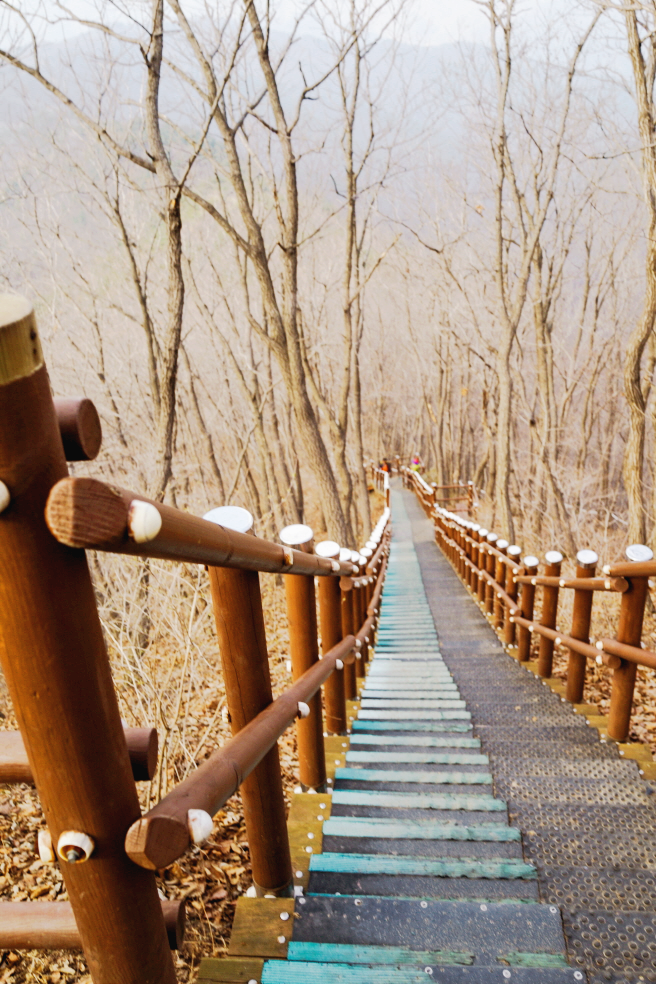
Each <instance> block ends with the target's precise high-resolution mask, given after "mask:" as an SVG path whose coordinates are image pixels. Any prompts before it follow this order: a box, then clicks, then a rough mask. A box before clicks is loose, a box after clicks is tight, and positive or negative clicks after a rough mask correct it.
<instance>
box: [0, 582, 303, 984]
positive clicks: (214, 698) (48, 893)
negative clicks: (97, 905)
mask: <svg viewBox="0 0 656 984" xmlns="http://www.w3.org/2000/svg"><path fill="white" fill-rule="evenodd" d="M151 576H152V577H157V576H159V578H160V580H161V581H162V582H163V583H164V586H167V580H166V578H167V568H166V566H165V565H162V567H161V568H158V569H157V570H156V571H155V572H154V573H152V574H151ZM175 576H176V577H177V576H178V575H175ZM195 577H196V575H195V573H194V572H190V573H189V574H188V576H187V577H186V580H185V579H179V580H177V581H174V582H172V583H171V584H169V585H168V587H169V590H168V591H167V593H166V600H167V602H168V604H169V605H170V606H174V605H178V606H179V608H180V609H182V611H181V618H180V622H181V623H182V622H183V620H184V618H185V617H186V618H187V623H186V627H185V628H188V627H190V626H191V628H190V629H189V631H188V632H187V635H188V637H190V639H191V645H190V646H189V647H188V648H187V649H186V650H185V646H184V644H183V645H180V640H179V639H177V638H176V636H175V632H174V631H172V630H171V631H167V628H168V627H167V625H165V624H164V622H163V620H162V621H159V622H158V617H157V614H155V616H154V617H153V623H152V625H151V629H150V632H151V639H152V640H153V641H152V642H151V645H150V646H149V647H148V650H147V651H146V653H141V654H138V655H135V653H136V649H135V650H131V649H130V646H129V642H130V633H129V631H128V627H126V626H123V627H122V628H123V630H124V631H123V640H122V642H121V641H120V635H119V633H118V632H116V631H115V632H114V634H113V638H114V640H119V645H114V646H112V645H111V642H110V652H111V656H112V663H113V669H114V678H115V682H116V687H117V692H118V694H119V700H120V702H121V712H122V713H123V714H124V715H125V716H126V718H127V719H128V721H129V723H130V724H135V725H137V724H139V725H145V724H157V725H158V729H159V730H160V749H161V754H160V760H162V759H163V769H164V774H163V775H161V776H160V777H159V779H158V781H160V780H161V783H162V792H165V791H166V790H167V789H170V788H171V787H172V786H173V785H175V783H176V782H178V781H180V779H181V778H183V777H184V775H185V774H186V773H187V772H188V771H189V769H191V768H193V762H196V763H198V762H201V761H202V760H203V759H204V758H206V757H207V755H209V754H210V752H211V751H213V750H214V749H215V748H216V747H217V746H218V745H221V744H223V743H224V742H225V740H226V739H227V738H228V737H229V736H230V733H231V732H230V725H229V721H228V716H227V710H226V706H225V691H224V687H223V680H222V675H221V670H220V660H219V653H218V647H217V644H216V641H215V637H214V633H213V625H212V620H211V618H208V617H207V616H206V615H205V608H206V605H207V604H208V599H207V598H206V597H205V596H204V595H202V594H201V595H200V596H199V594H198V592H197V591H196V584H195V583H194V581H195ZM261 580H262V589H263V607H264V611H265V621H266V628H267V644H268V649H269V665H270V668H271V677H272V684H273V689H274V695H277V694H278V693H280V692H281V691H283V690H284V689H286V688H287V687H288V686H289V685H290V683H291V676H290V674H289V672H288V669H287V658H288V635H287V618H286V612H285V605H284V591H283V587H282V583H281V579H280V578H275V577H269V578H265V577H262V579H261ZM172 595H173V597H171V596H172ZM185 605H186V611H185V610H184V608H185ZM190 613H191V614H192V615H194V613H195V616H194V617H195V618H196V621H197V623H198V627H197V629H195V628H194V624H193V618H190ZM209 614H210V615H211V612H210V613H209ZM110 627H111V628H112V629H115V626H114V625H112V626H110ZM174 628H175V626H174ZM181 638H182V640H183V642H184V636H182V635H181ZM176 642H177V643H178V644H177V645H176V644H175V643H176ZM137 681H138V682H139V684H140V685H141V687H142V693H141V695H140V700H141V701H143V702H144V706H143V711H142V716H141V717H140V718H135V715H134V707H135V702H134V699H133V698H134V687H135V682H137ZM167 687H168V688H169V689H168V691H167V690H166V688H167ZM149 694H150V696H149ZM178 698H181V699H180V700H179V699H178ZM178 707H179V709H180V710H179V714H178V717H177V718H176V716H175V711H176V708H178ZM158 715H159V716H158ZM163 719H164V721H165V723H166V725H167V727H166V729H164V730H163V729H162V720H163ZM208 725H211V726H210V727H208ZM16 727H17V725H16V721H15V718H14V715H13V712H12V709H11V705H10V702H9V699H8V696H7V692H6V688H5V686H4V681H3V680H2V679H1V678H0V728H2V729H15V728H16ZM279 749H280V760H281V766H282V773H283V783H284V788H285V793H286V795H287V797H289V794H290V793H291V791H292V789H293V787H294V786H295V785H296V784H297V783H298V776H297V773H296V763H297V757H296V739H295V731H294V729H293V728H292V729H289V730H288V731H287V732H286V733H285V734H284V735H283V737H282V738H281V740H280V742H279ZM192 756H193V762H192V761H191V758H192ZM155 786H156V782H155V781H154V782H153V783H151V784H146V783H140V784H139V790H140V794H141V797H142V804H143V806H144V808H146V805H147V803H148V802H149V801H150V802H153V801H154V799H153V796H154V792H155V790H154V787H155ZM44 827H45V823H44V820H43V814H42V811H41V807H40V804H39V800H38V797H37V795H36V792H35V790H34V789H33V788H31V787H29V786H24V785H15V786H5V787H2V788H0V900H3V901H21V900H34V899H38V900H40V901H44V902H48V901H60V902H63V901H67V899H68V896H67V894H66V888H65V885H64V882H63V878H62V874H61V870H60V867H59V864H48V863H44V862H42V861H40V860H39V857H38V853H37V834H38V831H39V830H40V829H42V828H44ZM157 882H158V888H159V890H160V893H161V894H162V896H164V897H166V898H169V899H180V898H182V899H185V900H186V912H187V933H186V939H185V944H184V947H183V949H182V951H181V952H180V953H178V954H174V961H175V963H176V969H177V975H178V980H179V981H181V982H187V981H192V980H194V979H195V976H196V969H197V966H198V963H199V961H200V959H201V957H204V956H218V955H219V954H221V953H222V952H224V951H225V949H226V947H227V943H228V940H229V936H230V928H231V926H232V921H233V918H234V911H235V904H236V901H237V899H238V898H239V896H240V895H242V894H243V893H244V892H246V890H247V889H248V888H249V887H250V885H251V884H252V878H251V867H250V856H249V850H248V842H247V838H246V827H245V824H244V819H243V811H242V806H241V800H240V797H239V795H237V796H234V797H233V798H232V799H231V800H230V802H229V803H228V804H227V805H226V808H225V809H224V810H222V811H221V812H220V813H219V814H218V815H217V816H216V818H215V830H214V834H213V835H212V837H211V838H210V839H209V840H208V841H207V842H206V843H205V844H203V845H201V846H200V847H194V848H192V849H191V850H189V851H188V852H187V853H186V854H185V855H184V857H182V858H180V859H179V861H177V862H176V863H175V864H172V865H171V866H170V867H169V868H167V869H166V870H165V871H162V872H158V878H157ZM0 984H91V978H90V977H89V975H88V972H87V969H86V964H85V961H84V958H83V955H82V954H81V953H73V952H63V951H61V952H50V953H46V952H44V951H30V952H24V951H20V952H19V951H16V952H14V951H4V952H3V951H0Z"/></svg>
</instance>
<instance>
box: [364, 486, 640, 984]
mask: <svg viewBox="0 0 656 984" xmlns="http://www.w3.org/2000/svg"><path fill="white" fill-rule="evenodd" d="M405 501H406V505H407V511H408V514H409V516H410V520H411V525H412V531H413V541H414V543H415V547H416V551H417V556H418V559H419V562H420V565H421V569H422V577H423V582H424V585H425V588H426V593H427V597H428V600H429V604H430V606H431V610H432V613H433V617H434V619H435V624H436V628H437V631H438V638H439V645H440V650H441V654H442V657H443V659H444V662H445V664H446V665H447V667H448V669H449V671H450V673H451V675H452V679H453V681H454V682H455V683H456V684H457V686H458V690H459V693H460V697H461V698H462V699H463V700H465V701H466V704H467V709H468V710H469V711H470V712H471V714H472V718H471V722H472V735H473V736H474V737H478V738H479V739H480V741H481V751H482V752H483V753H484V754H486V755H487V756H488V758H489V761H490V772H491V773H492V775H493V777H494V786H493V788H494V792H495V794H496V795H497V796H499V797H501V798H503V799H505V800H506V801H507V804H508V812H509V819H510V821H511V823H513V824H514V825H517V826H518V827H520V828H521V830H522V832H523V845H524V859H525V861H530V862H533V863H534V864H535V865H536V867H537V878H538V886H539V890H540V898H541V900H542V901H543V902H544V903H548V904H550V905H552V906H553V907H554V908H556V909H557V911H558V912H559V913H562V915H563V925H564V929H565V935H566V939H567V951H568V957H569V960H570V964H571V966H572V967H573V968H576V969H578V970H579V971H580V972H581V973H582V974H585V975H587V979H588V980H589V982H590V984H601V982H602V981H603V982H611V984H621V982H622V984H624V982H627V984H633V982H634V981H635V982H637V981H644V982H652V981H653V982H656V860H655V859H656V802H655V800H656V796H654V793H653V787H652V784H650V783H647V782H645V781H644V780H643V779H642V778H641V777H640V774H639V763H636V762H632V761H625V760H623V759H621V758H620V757H619V755H618V752H617V747H616V746H615V745H613V744H612V743H601V742H600V740H599V736H598V732H597V731H596V730H595V729H592V728H590V727H588V726H587V722H586V721H585V719H584V718H583V717H582V716H580V715H577V714H575V713H574V711H573V710H572V709H571V708H570V706H569V704H567V703H566V702H565V701H563V700H562V699H561V698H560V696H558V695H557V694H554V693H552V692H551V691H550V689H549V688H548V687H547V686H545V685H544V684H543V683H542V682H541V681H540V680H539V679H538V678H536V677H535V676H534V675H533V674H532V673H529V672H527V671H526V670H525V669H524V668H523V667H522V666H520V665H519V664H518V663H517V662H516V661H515V660H513V659H511V658H510V657H509V656H507V655H505V653H504V652H503V648H502V647H501V645H500V644H499V643H498V641H497V640H496V637H495V635H494V633H493V632H492V630H491V628H490V627H489V626H488V625H487V622H486V620H485V618H484V616H483V615H482V613H481V612H480V610H479V608H478V607H477V606H476V604H475V603H474V601H473V600H472V597H471V595H470V593H469V592H468V591H467V589H466V588H465V587H464V586H463V585H462V583H461V582H460V581H459V579H458V578H457V577H456V576H455V575H454V574H453V572H452V570H451V567H450V565H449V564H448V562H447V561H446V559H445V558H444V557H443V555H442V554H441V552H440V551H439V550H438V549H437V548H436V547H435V545H434V542H433V531H432V529H431V524H430V523H428V521H427V520H426V519H425V517H424V514H423V512H422V511H421V510H420V508H419V507H418V505H417V504H416V502H415V500H414V498H413V497H411V496H409V495H408V494H406V496H405ZM460 626H461V627H462V631H460V628H459V627H460ZM483 637H486V638H487V642H485V641H482V638H483ZM358 747H359V746H358Z"/></svg>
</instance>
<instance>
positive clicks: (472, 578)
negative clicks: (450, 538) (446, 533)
mask: <svg viewBox="0 0 656 984" xmlns="http://www.w3.org/2000/svg"><path fill="white" fill-rule="evenodd" d="M479 530H480V526H479V524H478V523H473V524H472V527H471V530H470V531H469V532H470V536H471V539H472V543H471V544H470V547H469V559H470V561H471V563H472V566H471V567H470V569H469V581H468V583H469V590H470V591H471V592H472V593H475V592H476V589H477V587H478V575H477V573H476V570H475V568H476V567H478V531H479Z"/></svg>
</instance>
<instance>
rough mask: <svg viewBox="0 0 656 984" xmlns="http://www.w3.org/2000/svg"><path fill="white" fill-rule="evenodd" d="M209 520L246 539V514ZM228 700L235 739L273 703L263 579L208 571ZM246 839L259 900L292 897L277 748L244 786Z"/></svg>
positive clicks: (214, 515)
mask: <svg viewBox="0 0 656 984" xmlns="http://www.w3.org/2000/svg"><path fill="white" fill-rule="evenodd" d="M205 518H206V519H210V520H212V522H216V523H219V524H220V525H221V526H224V527H227V528H228V529H236V530H238V531H239V532H240V533H247V532H248V531H249V530H250V529H251V526H252V522H253V518H252V516H251V515H250V513H248V512H247V511H246V510H245V509H237V508H235V507H232V506H226V507H225V508H223V509H214V510H212V512H211V513H208V514H207V516H206V517H205ZM209 575H210V586H211V589H212V601H213V604H214V617H215V619H216V631H217V635H218V639H219V651H220V653H221V665H222V667H223V679H224V682H225V689H226V700H227V703H228V712H229V714H230V725H231V728H232V733H233V735H235V734H237V732H238V731H241V729H242V728H243V727H244V726H245V725H247V724H248V723H249V721H252V720H253V718H255V717H257V715H258V714H259V713H260V711H263V710H264V709H265V707H268V706H269V704H271V703H272V701H273V693H272V691H271V675H270V673H269V655H268V652H267V644H266V634H265V630H264V615H263V612H262V597H261V594H260V579H259V575H258V573H257V571H245V570H237V569H231V568H227V567H210V568H209ZM241 799H242V803H243V806H244V819H245V821H246V833H247V835H248V844H249V848H250V855H251V863H252V867H253V883H254V885H255V890H256V892H257V894H258V895H288V894H289V892H290V886H291V884H292V862H291V855H290V852H289V838H288V836H287V821H286V810H285V799H284V795H283V787H282V775H281V772H280V756H279V753H278V745H277V744H276V745H274V746H273V748H272V749H271V750H270V751H269V752H267V754H266V755H265V756H264V758H263V759H262V761H261V762H260V764H259V765H258V766H257V767H256V768H255V769H254V770H253V771H252V772H251V774H250V775H249V776H248V778H247V779H245V780H244V782H243V783H242V785H241Z"/></svg>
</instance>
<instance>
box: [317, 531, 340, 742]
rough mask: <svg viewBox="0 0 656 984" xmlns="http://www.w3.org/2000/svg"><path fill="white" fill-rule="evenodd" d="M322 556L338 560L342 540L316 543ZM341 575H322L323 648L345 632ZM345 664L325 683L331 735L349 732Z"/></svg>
mask: <svg viewBox="0 0 656 984" xmlns="http://www.w3.org/2000/svg"><path fill="white" fill-rule="evenodd" d="M315 552H316V553H317V554H319V556H320V557H330V558H331V559H332V560H337V558H338V557H339V553H340V551H339V544H337V543H335V542H334V541H333V540H324V541H323V543H318V544H317V545H316V547H315ZM339 581H340V579H339V578H338V577H320V578H319V624H320V626H321V652H322V653H324V654H325V653H327V652H328V651H329V650H331V649H332V648H333V646H336V645H337V643H338V642H341V640H342V638H343V636H342V612H341V609H342V594H341V591H340V587H339ZM344 669H345V668H344V667H342V669H341V670H336V671H335V672H334V673H332V674H331V675H330V676H329V677H328V679H327V680H326V682H325V683H324V685H323V700H324V715H325V719H326V720H325V726H326V731H327V732H328V733H329V734H331V735H343V734H345V732H346V728H347V721H346V698H345V692H344Z"/></svg>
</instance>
